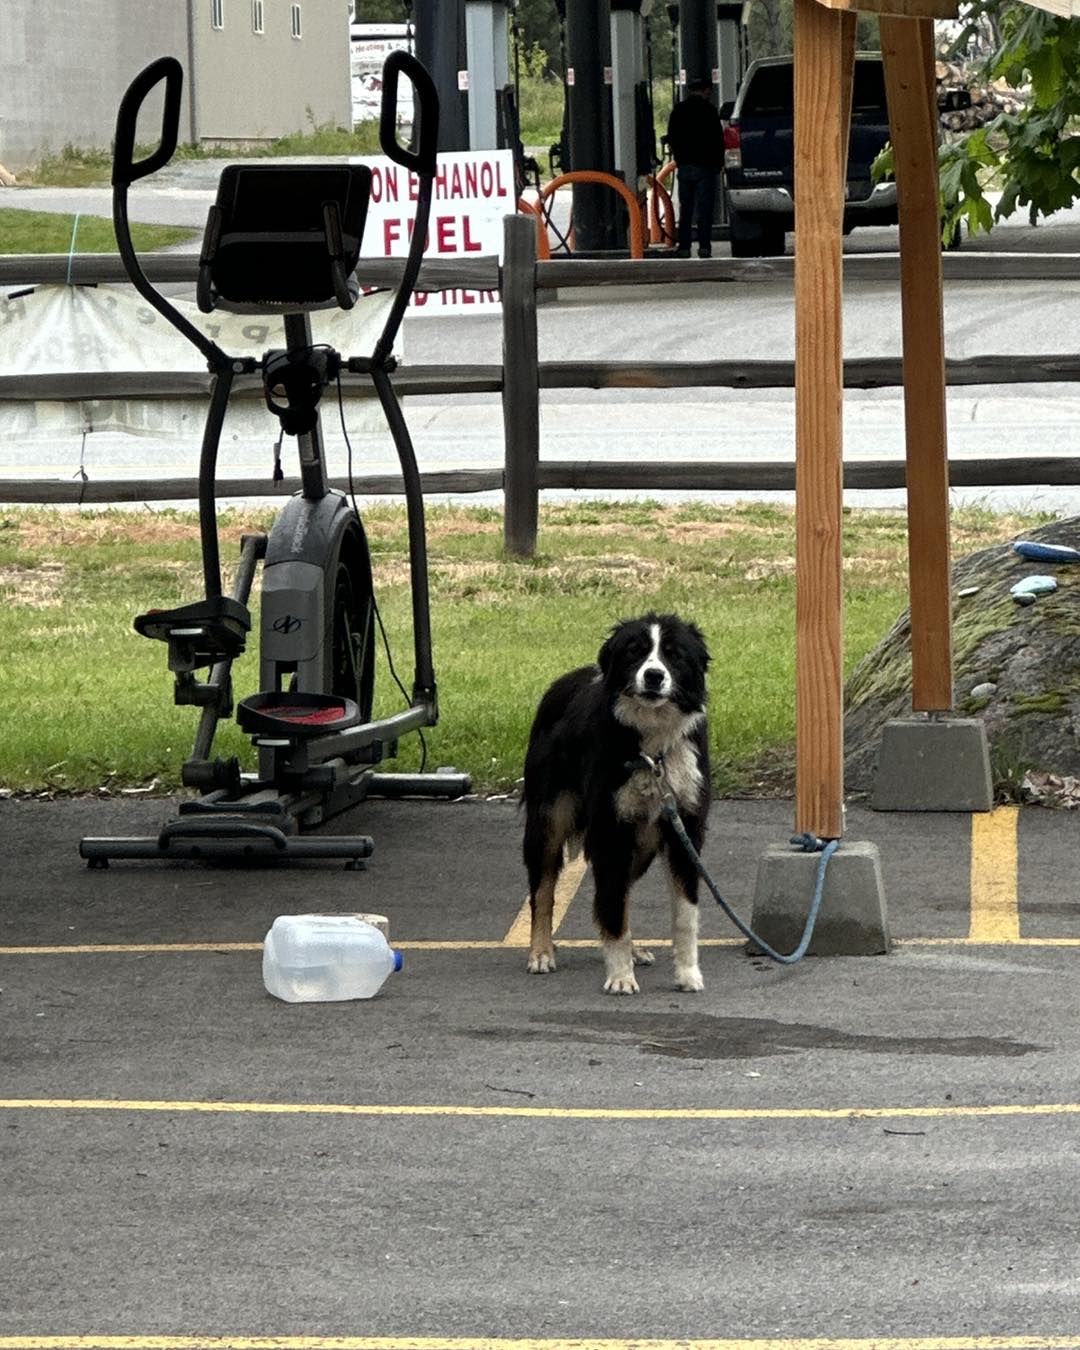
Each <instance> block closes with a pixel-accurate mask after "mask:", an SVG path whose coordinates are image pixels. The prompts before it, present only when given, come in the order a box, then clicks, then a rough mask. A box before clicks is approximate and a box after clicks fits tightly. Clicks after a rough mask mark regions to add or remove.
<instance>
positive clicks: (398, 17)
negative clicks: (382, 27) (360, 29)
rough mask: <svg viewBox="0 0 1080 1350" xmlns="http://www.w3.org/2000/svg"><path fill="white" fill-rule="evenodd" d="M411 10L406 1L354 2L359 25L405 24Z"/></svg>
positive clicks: (354, 13) (355, 0)
mask: <svg viewBox="0 0 1080 1350" xmlns="http://www.w3.org/2000/svg"><path fill="white" fill-rule="evenodd" d="M411 9H412V5H411V4H407V3H406V0H353V17H354V18H355V20H356V22H357V23H404V22H405V19H406V17H407V14H408V11H409V10H411Z"/></svg>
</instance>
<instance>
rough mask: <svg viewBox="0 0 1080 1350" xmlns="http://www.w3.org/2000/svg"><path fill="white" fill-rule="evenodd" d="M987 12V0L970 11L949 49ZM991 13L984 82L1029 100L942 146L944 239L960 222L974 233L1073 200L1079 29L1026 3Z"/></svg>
mask: <svg viewBox="0 0 1080 1350" xmlns="http://www.w3.org/2000/svg"><path fill="white" fill-rule="evenodd" d="M990 10H991V4H990V3H989V0H980V3H978V4H976V5H974V6H972V8H971V10H970V12H969V13H968V15H967V16H966V18H967V19H968V28H966V29H965V30H964V32H963V33H962V34H961V35H960V37H959V38H958V40H957V43H956V46H957V48H963V47H964V46H965V44H966V43H967V41H968V39H969V37H970V36H971V34H972V33H973V31H974V29H975V26H976V25H977V24H978V21H979V18H980V16H981V15H983V14H985V13H987V12H989V11H990ZM992 10H993V12H994V13H995V18H996V23H995V26H994V33H995V36H996V37H997V39H998V42H997V46H996V47H995V48H994V50H993V51H992V52H991V54H990V56H989V58H988V59H987V61H986V63H985V67H984V71H983V74H984V77H985V78H986V79H987V80H995V79H1002V78H1003V79H1004V80H1005V81H1006V82H1007V83H1008V84H1009V85H1011V86H1012V87H1013V88H1021V87H1024V86H1028V85H1029V86H1030V89H1031V97H1030V100H1029V102H1028V104H1027V106H1026V107H1025V108H1024V109H1023V110H1022V111H1020V112H1019V113H1000V114H999V115H998V116H997V117H996V118H994V120H993V121H992V122H989V123H987V125H986V126H983V127H980V128H978V130H976V131H974V132H972V133H971V135H970V136H968V137H967V138H966V139H964V140H961V141H958V142H956V143H954V144H952V145H948V146H944V147H943V148H942V153H941V195H942V204H943V210H944V236H945V237H946V238H949V237H951V236H952V235H953V233H954V232H955V231H956V229H957V227H958V224H959V222H960V221H962V220H963V221H966V222H967V225H968V229H969V230H970V231H971V232H972V233H973V234H974V233H977V232H978V231H979V230H989V229H990V228H991V227H992V225H993V224H994V222H995V221H998V220H1004V219H1005V218H1006V217H1008V216H1011V215H1012V214H1013V212H1015V211H1016V210H1017V209H1018V208H1020V207H1025V208H1026V209H1027V212H1028V217H1029V219H1030V221H1031V223H1032V224H1034V223H1035V222H1036V220H1037V219H1038V218H1039V216H1048V215H1051V214H1052V213H1053V212H1054V211H1058V210H1060V209H1061V208H1062V207H1065V206H1070V205H1071V204H1072V203H1073V202H1074V201H1075V200H1076V199H1077V198H1078V197H1080V137H1076V136H1074V135H1072V134H1070V133H1071V131H1072V128H1073V127H1074V125H1075V120H1076V118H1077V117H1080V24H1077V23H1075V22H1074V21H1072V20H1070V19H1060V18H1057V17H1055V16H1054V15H1052V14H1048V13H1046V12H1045V11H1044V10H1041V9H1033V8H1031V7H1030V6H1028V5H1021V4H1012V5H1007V6H1005V7H1001V6H1000V5H997V4H994V5H993V6H992ZM993 187H996V188H999V189H1000V191H1001V199H1000V201H999V202H998V204H997V206H996V207H993V208H991V205H990V202H989V201H988V200H987V198H986V195H985V191H984V189H986V188H993Z"/></svg>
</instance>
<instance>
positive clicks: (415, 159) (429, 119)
mask: <svg viewBox="0 0 1080 1350" xmlns="http://www.w3.org/2000/svg"><path fill="white" fill-rule="evenodd" d="M402 72H404V74H405V75H407V76H408V77H409V80H410V81H411V83H412V86H413V89H414V90H415V92H416V97H417V101H418V102H419V105H420V126H419V134H418V135H416V136H414V140H415V141H416V149H415V150H408V149H406V147H405V146H403V145H401V144H400V142H399V141H398V138H397V101H398V76H399V75H400V74H401V73H402ZM379 144H380V146H381V147H382V152H383V154H384V155H388V156H389V157H390V158H391V159H392V160H393V161H394V163H395V164H400V165H401V166H402V167H403V168H405V169H411V170H412V171H413V172H414V173H417V174H420V175H421V176H424V175H430V174H434V172H435V155H436V153H437V151H438V144H439V96H438V93H437V91H436V89H435V82H434V81H433V80H432V78H431V76H430V75H429V74H428V71H427V67H426V66H424V65H423V63H422V62H420V61H418V60H417V59H416V57H415V56H413V55H412V54H411V53H410V52H404V51H394V52H391V53H390V55H389V56H388V57H387V58H386V61H385V62H384V63H383V86H382V105H381V107H380V109H379Z"/></svg>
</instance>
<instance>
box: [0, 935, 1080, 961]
mask: <svg viewBox="0 0 1080 1350" xmlns="http://www.w3.org/2000/svg"><path fill="white" fill-rule="evenodd" d="M513 931H514V930H513V929H511V933H513ZM634 941H635V942H640V944H641V945H642V946H643V947H670V946H671V939H670V938H662V937H642V938H635V939H634ZM528 942H529V937H528V930H527V929H526V931H525V937H524V939H523V940H522V941H520V942H519V941H517V940H514V941H511V940H510V934H508V935H507V936H506V937H505V938H476V939H469V938H448V939H445V940H444V939H432V940H431V941H428V940H425V939H417V940H415V941H409V940H406V941H405V942H395V943H394V944H393V945H394V946H395V947H400V948H401V950H402V951H406V952H495V951H501V950H502V949H503V948H505V947H526V946H528ZM596 945H597V943H596V939H595V938H560V939H559V946H560V947H567V948H570V949H579V950H586V949H589V950H591V949H593V948H595V947H596ZM698 945H699V946H701V947H742V946H744V945H745V939H744V938H739V937H733V938H700V939H699V942H698ZM892 945H893V946H894V947H1080V937H1030V938H1022V937H1004V936H987V937H913V938H893V940H892ZM262 948H263V945H262V943H261V942H86V943H69V944H68V945H66V946H26V947H0V956H102V955H105V956H107V955H110V954H112V955H125V954H127V955H132V954H134V955H140V954H142V955H148V956H154V955H161V954H166V955H167V954H169V953H172V952H177V953H183V952H218V953H227V952H261V951H262Z"/></svg>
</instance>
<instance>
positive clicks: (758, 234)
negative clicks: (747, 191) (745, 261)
mask: <svg viewBox="0 0 1080 1350" xmlns="http://www.w3.org/2000/svg"><path fill="white" fill-rule="evenodd" d="M728 219H729V228H730V239H731V256H732V257H733V258H775V257H778V256H779V255H780V254H781V253H783V251H784V227H783V225H779V224H777V223H776V222H775V221H773V220H769V219H768V217H766V218H765V220H762V219H761V218H760V217H759V216H743V215H737V214H736V213H735V212H734V211H731V212H730V214H729V217H728Z"/></svg>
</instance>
